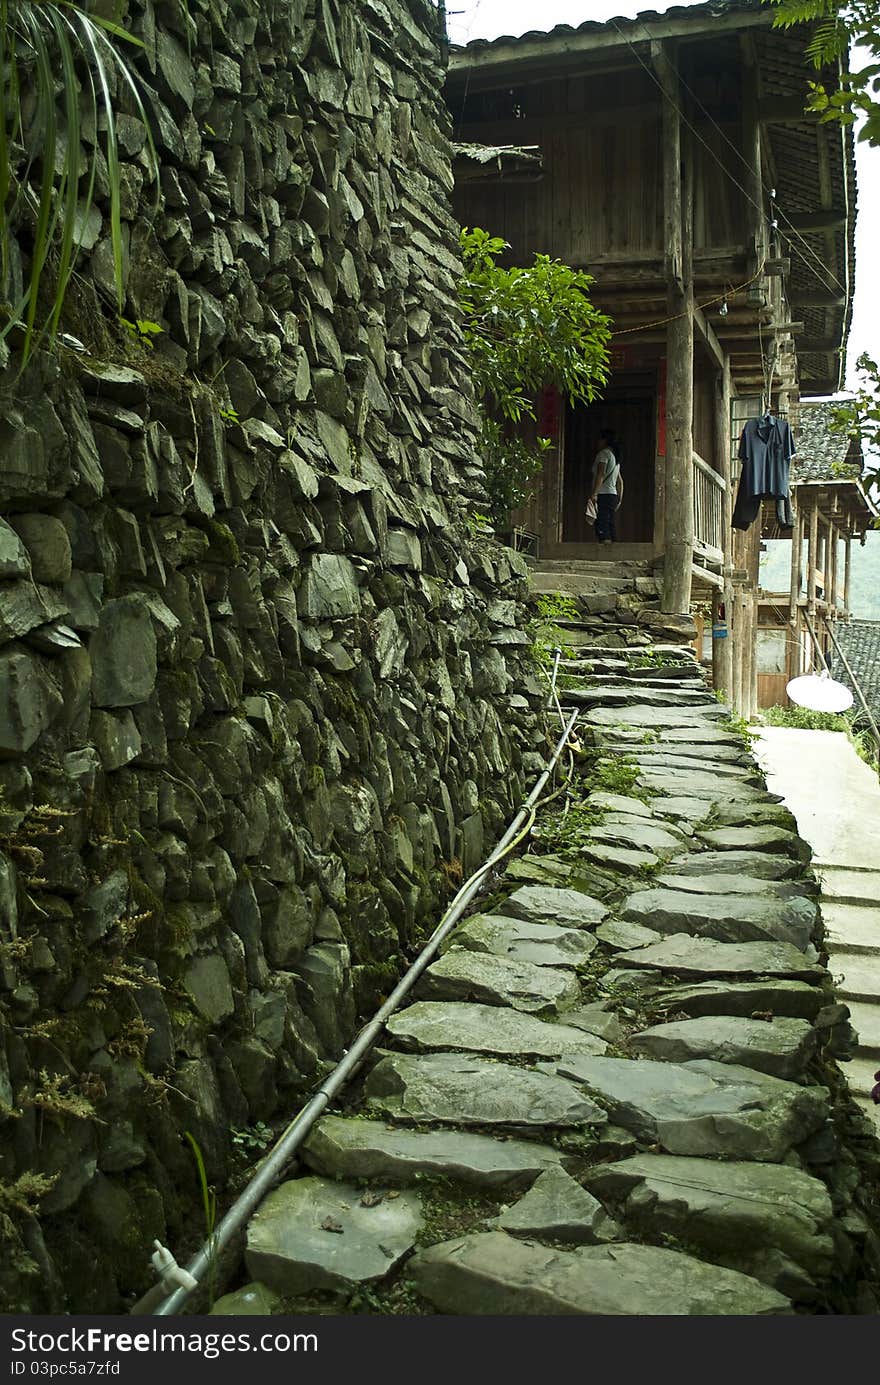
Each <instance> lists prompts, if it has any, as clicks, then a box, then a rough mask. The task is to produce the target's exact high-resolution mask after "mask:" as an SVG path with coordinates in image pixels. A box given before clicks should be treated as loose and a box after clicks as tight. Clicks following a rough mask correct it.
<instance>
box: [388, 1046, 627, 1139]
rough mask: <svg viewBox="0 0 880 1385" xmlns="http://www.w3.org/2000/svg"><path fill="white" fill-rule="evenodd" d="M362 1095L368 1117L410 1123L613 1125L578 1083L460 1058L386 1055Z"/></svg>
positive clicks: (529, 1126) (520, 1126) (527, 1126)
mask: <svg viewBox="0 0 880 1385" xmlns="http://www.w3.org/2000/svg"><path fill="white" fill-rule="evenodd" d="M595 1061H599V1060H598V1059H597V1060H595ZM364 1095H365V1098H366V1103H365V1104H366V1109H367V1112H368V1114H372V1115H377V1114H381V1115H383V1116H385V1117H390V1118H391V1119H392V1120H395V1121H400V1122H402V1123H404V1124H408V1125H410V1124H415V1125H424V1124H429V1125H455V1126H462V1125H463V1126H469V1125H476V1126H480V1127H486V1126H488V1127H495V1128H498V1129H501V1130H504V1129H509V1128H511V1127H513V1128H515V1129H523V1130H530V1129H533V1130H536V1131H538V1130H542V1129H547V1130H562V1129H567V1130H572V1129H582V1128H584V1127H592V1126H599V1125H604V1124H605V1123H606V1122H607V1120H608V1117H607V1116H606V1114H605V1112H604V1111H603V1110H602V1109H601V1108H600V1107H599V1106H597V1105H596V1103H595V1102H594V1101H591V1100H590V1098H589V1097H588V1096H586V1095H585V1093H584V1092H583V1091H582V1090H581V1087H580V1086H579V1085H578V1083H577V1081H574V1082H571V1081H569V1080H568V1079H567V1078H564V1077H562V1076H560V1075H558V1074H556V1073H555V1072H549V1071H538V1070H533V1069H528V1068H520V1067H512V1066H511V1065H510V1064H509V1063H493V1062H489V1061H488V1060H486V1059H485V1058H478V1057H471V1056H469V1055H463V1054H458V1053H430V1054H413V1053H387V1054H385V1056H384V1057H382V1058H381V1059H380V1061H379V1062H378V1063H377V1064H376V1066H375V1067H374V1068H373V1069H372V1071H371V1072H370V1075H369V1076H368V1078H367V1080H366V1083H365V1085H364Z"/></svg>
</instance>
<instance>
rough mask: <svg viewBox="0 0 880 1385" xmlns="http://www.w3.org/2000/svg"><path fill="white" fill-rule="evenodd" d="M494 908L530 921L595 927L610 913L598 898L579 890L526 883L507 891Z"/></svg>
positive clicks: (499, 912) (500, 912)
mask: <svg viewBox="0 0 880 1385" xmlns="http://www.w3.org/2000/svg"><path fill="white" fill-rule="evenodd" d="M495 912H496V913H498V914H504V915H505V917H507V918H514V919H528V920H529V922H531V923H556V924H558V925H559V926H560V927H562V928H592V926H593V925H594V924H596V923H601V922H602V920H603V919H604V918H607V917H608V909H607V908H606V906H605V905H604V904H600V903H599V901H598V899H591V898H590V896H589V895H585V894H582V893H581V891H580V890H561V889H553V888H551V887H548V886H545V885H523V886H522V887H521V888H520V889H518V890H515V891H514V893H513V894H512V895H508V897H507V899H505V900H503V901H502V902H501V903H500V904H499V905H498V907H497V909H496V910H495Z"/></svg>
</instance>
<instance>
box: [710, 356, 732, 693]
mask: <svg viewBox="0 0 880 1385" xmlns="http://www.w3.org/2000/svg"><path fill="white" fill-rule="evenodd" d="M714 432H715V466H716V468H717V469H718V471H720V473H721V475H722V477H723V478H724V484H725V489H724V490H723V491H722V493H721V546H722V548H723V549H724V561H723V564H722V569H721V575H722V580H723V582H724V586H723V587H722V589H721V591H720V592H718V591H715V592H713V596H712V623H713V624H714V623H715V620H716V618H717V615H718V614H720V612H719V607H720V606H723V607H724V618H725V622H726V624H727V639H721V640H716V639H713V640H712V685H713V687H714V688H715V689H716V690H717V691H718V692H724V693H725V694H726V696H727V698H728V701H729V700H730V698H731V697H732V696H733V629H732V627H733V583H732V582H731V573H732V571H733V530H732V528H731V525H730V517H731V512H732V509H733V493H732V483H731V475H730V470H731V469H730V357H729V356H728V355H727V354H726V353H725V357H724V366H723V368H722V369H721V370H719V371H718V373H717V374H716V376H715V413H714Z"/></svg>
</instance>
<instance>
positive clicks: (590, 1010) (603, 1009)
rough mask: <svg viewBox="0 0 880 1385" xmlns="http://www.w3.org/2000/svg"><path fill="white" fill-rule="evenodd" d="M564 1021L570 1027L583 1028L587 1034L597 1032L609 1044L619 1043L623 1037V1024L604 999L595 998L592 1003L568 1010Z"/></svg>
mask: <svg viewBox="0 0 880 1385" xmlns="http://www.w3.org/2000/svg"><path fill="white" fill-rule="evenodd" d="M565 1023H566V1025H568V1026H570V1027H571V1028H575V1029H585V1030H586V1031H587V1033H588V1034H597V1035H598V1036H599V1038H601V1039H607V1040H608V1042H609V1043H610V1044H616V1043H619V1042H620V1040H621V1039H623V1038H624V1037H625V1033H624V1029H623V1025H622V1024H621V1023H620V1020H619V1019H618V1018H617V1016H616V1015H615V1013H614V1011H613V1010H610V1009H609V1008H608V1006H607V1005H606V1004H605V1002H604V1001H601V1000H597V1001H594V1002H593V1003H592V1005H580V1006H578V1008H577V1009H576V1010H568V1011H566V1015H565Z"/></svg>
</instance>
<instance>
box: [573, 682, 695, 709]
mask: <svg viewBox="0 0 880 1385" xmlns="http://www.w3.org/2000/svg"><path fill="white" fill-rule="evenodd" d="M565 696H566V699H567V700H568V701H569V702H574V703H578V704H579V705H580V706H583V707H614V708H619V709H620V708H626V707H632V708H639V709H641V708H646V709H650V710H654V709H655V708H657V707H674V708H688V709H690V708H691V707H694V708H697V707H699V708H700V709H701V710H702V709H703V708H704V707H710V708H711V707H712V706H713V702H712V699H711V698H710V697H709V696H708V695H707V693H706V690H705V687H703V688H702V689H701V688H699V687H695V688H690V687H674V688H669V689H666V688H663V687H660V688H646V687H645V685H644V684H643V683H639V682H638V681H637V680H635V679H622V680H621V681H620V682H619V683H613V682H610V681H606V682H604V683H600V684H598V685H592V686H590V687H589V688H566V690H565Z"/></svg>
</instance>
